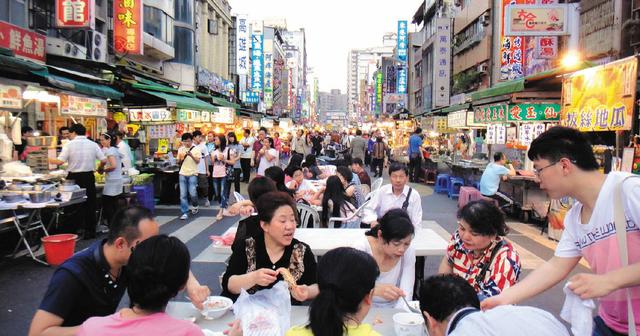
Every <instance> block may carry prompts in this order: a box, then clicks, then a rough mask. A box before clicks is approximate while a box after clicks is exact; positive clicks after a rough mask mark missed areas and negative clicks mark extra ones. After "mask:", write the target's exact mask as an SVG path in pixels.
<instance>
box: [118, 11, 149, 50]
mask: <svg viewBox="0 0 640 336" xmlns="http://www.w3.org/2000/svg"><path fill="white" fill-rule="evenodd" d="M143 7H144V4H143V1H142V0H114V1H113V46H114V49H115V50H116V52H118V53H123V54H124V53H126V54H129V55H142V54H143V53H144V49H143V47H142V42H143V30H142V28H143V26H144V22H143V15H142V10H143Z"/></svg>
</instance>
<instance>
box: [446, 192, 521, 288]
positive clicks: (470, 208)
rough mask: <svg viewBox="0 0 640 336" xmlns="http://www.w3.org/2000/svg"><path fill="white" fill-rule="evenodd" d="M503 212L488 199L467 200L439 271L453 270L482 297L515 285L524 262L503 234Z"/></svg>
mask: <svg viewBox="0 0 640 336" xmlns="http://www.w3.org/2000/svg"><path fill="white" fill-rule="evenodd" d="M508 231H509V228H508V227H507V225H506V224H505V222H504V214H503V213H502V211H500V209H498V208H497V207H496V206H495V204H493V203H489V202H486V201H473V202H469V203H467V205H465V206H464V207H462V209H460V210H459V211H458V229H457V230H456V232H455V233H454V234H453V236H452V237H451V241H450V242H449V246H448V247H447V255H445V257H444V258H443V259H442V262H441V263H440V268H439V269H438V272H439V273H445V274H449V273H453V274H457V275H459V276H461V277H462V278H464V279H465V280H467V281H468V282H469V284H470V285H471V286H473V288H475V290H476V293H478V297H479V298H480V300H482V299H485V298H487V297H490V296H494V295H497V294H500V293H501V292H502V291H503V290H505V288H508V287H511V286H513V285H514V284H515V283H516V281H517V280H518V277H519V276H520V271H521V269H522V265H521V264H520V257H519V256H518V252H516V250H515V249H514V248H513V246H512V245H511V243H509V241H507V240H506V239H505V238H504V236H506V235H507V232H508Z"/></svg>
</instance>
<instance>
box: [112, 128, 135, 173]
mask: <svg viewBox="0 0 640 336" xmlns="http://www.w3.org/2000/svg"><path fill="white" fill-rule="evenodd" d="M116 144H117V146H118V152H119V153H120V155H121V156H122V167H123V168H124V171H125V173H127V174H128V173H129V169H131V168H133V164H132V157H131V147H129V144H127V142H126V141H124V133H122V132H121V131H117V132H116Z"/></svg>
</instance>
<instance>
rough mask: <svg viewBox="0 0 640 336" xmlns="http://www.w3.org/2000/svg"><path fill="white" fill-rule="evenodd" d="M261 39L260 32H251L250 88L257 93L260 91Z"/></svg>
mask: <svg viewBox="0 0 640 336" xmlns="http://www.w3.org/2000/svg"><path fill="white" fill-rule="evenodd" d="M262 39H263V36H262V34H253V35H252V36H251V69H252V70H251V90H253V91H254V92H257V93H262V75H263V72H262V71H263V67H262V63H263V54H262V50H263V49H262V47H263V40H262Z"/></svg>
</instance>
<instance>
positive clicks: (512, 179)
mask: <svg viewBox="0 0 640 336" xmlns="http://www.w3.org/2000/svg"><path fill="white" fill-rule="evenodd" d="M499 191H500V192H501V193H503V194H505V195H507V196H508V197H509V198H511V199H512V200H513V201H514V203H515V204H516V205H517V206H518V208H520V209H521V210H522V211H521V218H520V219H521V220H522V221H523V222H528V221H529V219H531V218H534V219H538V220H544V219H546V217H547V214H548V212H549V203H550V199H549V196H547V193H546V192H545V191H544V190H542V189H540V182H539V181H538V179H537V178H536V177H535V176H521V175H516V176H509V177H508V178H507V180H506V181H502V182H501V183H500V189H499Z"/></svg>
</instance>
